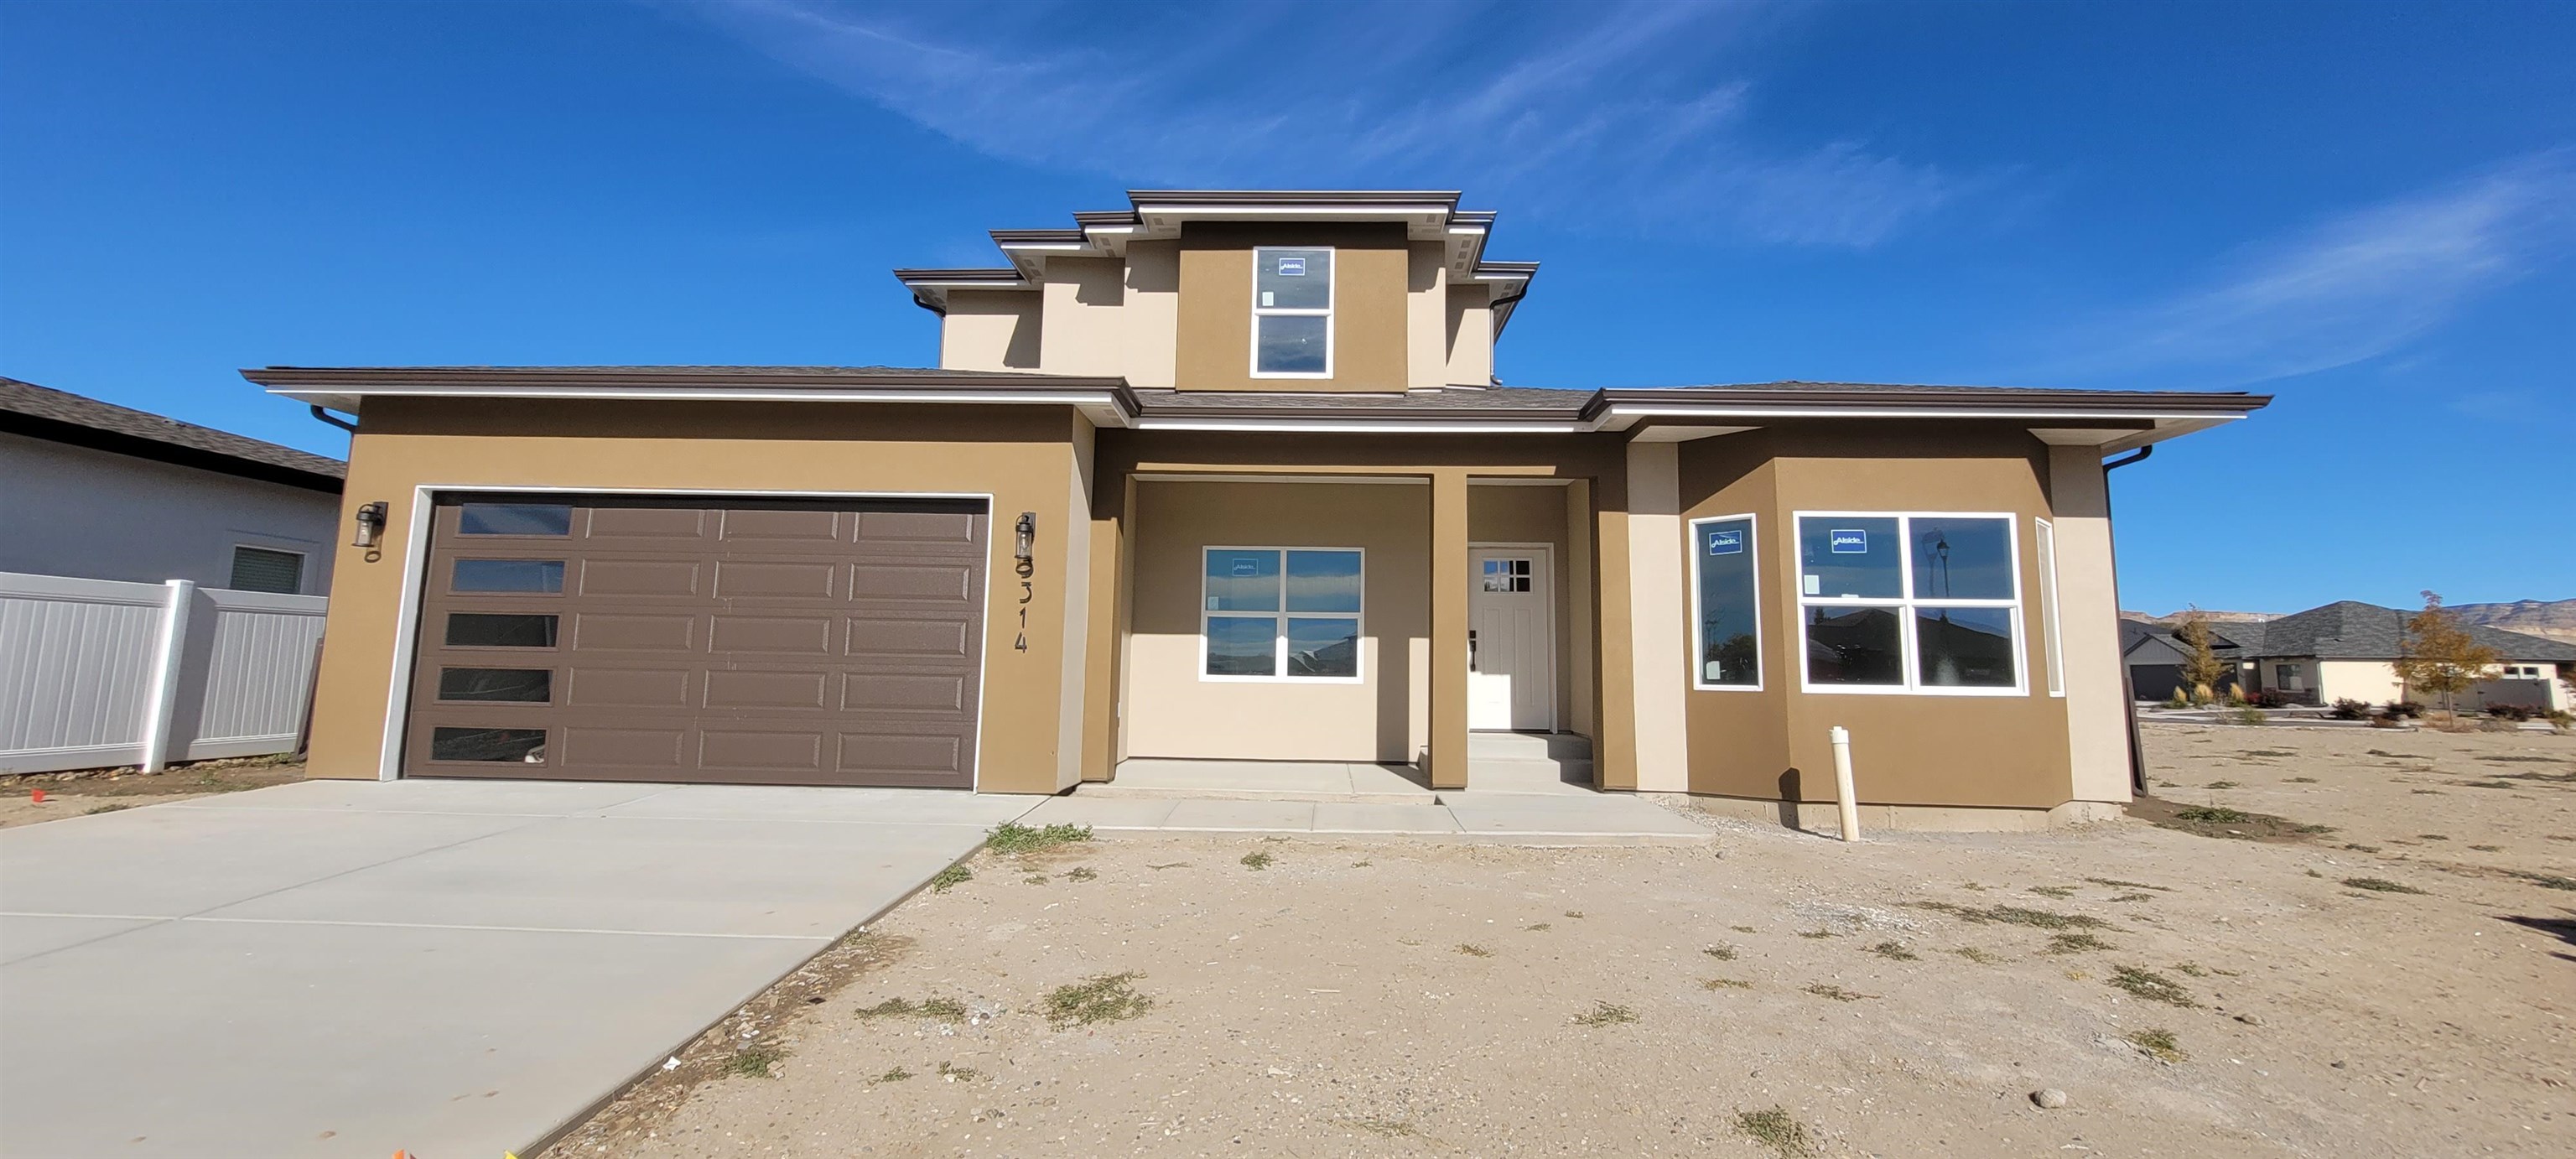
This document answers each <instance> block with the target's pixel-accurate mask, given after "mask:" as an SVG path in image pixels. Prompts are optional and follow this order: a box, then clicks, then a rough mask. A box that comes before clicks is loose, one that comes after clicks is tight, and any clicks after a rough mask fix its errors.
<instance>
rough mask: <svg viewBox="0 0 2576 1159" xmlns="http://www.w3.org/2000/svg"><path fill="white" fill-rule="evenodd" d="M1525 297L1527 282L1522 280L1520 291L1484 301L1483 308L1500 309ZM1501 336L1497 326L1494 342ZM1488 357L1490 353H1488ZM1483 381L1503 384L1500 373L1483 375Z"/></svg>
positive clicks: (1526, 295)
mask: <svg viewBox="0 0 2576 1159" xmlns="http://www.w3.org/2000/svg"><path fill="white" fill-rule="evenodd" d="M1526 297H1529V283H1528V282H1522V283H1521V292H1520V293H1517V294H1505V295H1503V296H1502V297H1499V298H1496V299H1494V300H1493V301H1491V302H1488V303H1486V304H1485V308H1486V309H1487V310H1500V309H1502V308H1503V307H1505V306H1508V305H1511V304H1512V303H1514V302H1517V301H1520V300H1521V299H1523V298H1526ZM1502 336H1503V334H1502V331H1501V330H1500V329H1499V328H1497V329H1496V330H1495V331H1494V338H1495V340H1496V342H1497V343H1498V344H1499V343H1500V341H1501V339H1502ZM1488 357H1490V355H1489V356H1488ZM1485 381H1486V382H1487V383H1489V384H1491V385H1494V386H1501V385H1502V384H1503V376H1502V375H1500V374H1487V375H1486V376H1485Z"/></svg>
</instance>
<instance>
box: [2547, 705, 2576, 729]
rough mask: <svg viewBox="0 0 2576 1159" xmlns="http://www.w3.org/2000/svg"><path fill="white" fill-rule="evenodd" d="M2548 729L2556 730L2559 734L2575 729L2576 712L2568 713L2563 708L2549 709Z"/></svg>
mask: <svg viewBox="0 0 2576 1159" xmlns="http://www.w3.org/2000/svg"><path fill="white" fill-rule="evenodd" d="M2549 727H2551V728H2554V729H2557V730H2558V731H2560V732H2566V731H2568V730H2570V729H2576V712H2569V711H2567V710H2566V709H2563V708H2553V709H2550V710H2549Z"/></svg>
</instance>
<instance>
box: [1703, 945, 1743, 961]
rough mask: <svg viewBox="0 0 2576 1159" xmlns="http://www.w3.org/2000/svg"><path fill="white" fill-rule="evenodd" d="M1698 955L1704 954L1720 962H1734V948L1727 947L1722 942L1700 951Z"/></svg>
mask: <svg viewBox="0 0 2576 1159" xmlns="http://www.w3.org/2000/svg"><path fill="white" fill-rule="evenodd" d="M1700 953H1703V954H1706V955H1708V956H1709V957H1712V958H1715V959H1717V960H1718V961H1721V962H1732V961H1734V960H1735V947H1733V946H1730V945H1727V944H1726V943H1724V942H1720V943H1718V944H1717V945H1714V946H1710V947H1709V948H1707V949H1705V950H1701V951H1700Z"/></svg>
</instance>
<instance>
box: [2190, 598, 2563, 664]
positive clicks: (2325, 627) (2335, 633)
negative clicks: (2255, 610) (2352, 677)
mask: <svg viewBox="0 0 2576 1159" xmlns="http://www.w3.org/2000/svg"><path fill="white" fill-rule="evenodd" d="M2408 615H2409V613H2406V612H2401V611H2398V610H2397V609H2395V608H2383V607H2380V606H2379V605H2377V604H2365V603H2361V602H2359V601H2357V600H2343V601H2340V602H2338V603H2331V604H2327V605H2326V606H2324V607H2322V608H2310V609H2308V610H2307V611H2304V612H2299V613H2297V614H2295V615H2288V616H2282V617H2280V618H2279V619H2275V620H2265V621H2263V623H2262V625H2261V632H2260V635H2261V639H2260V641H2259V642H2258V643H2256V644H2254V645H2253V646H2252V647H2250V648H2249V649H2248V650H2247V651H2248V654H2249V655H2254V656H2314V657H2316V658H2317V659H2320V660H2394V659H2396V658H2397V642H2398V640H2399V639H2401V638H2402V637H2404V636H2405V634H2406V618H2407V616H2408ZM2237 627H2238V625H2235V624H2230V625H2228V626H2227V628H2226V630H2227V631H2229V632H2231V633H2232V632H2233V631H2234V630H2235V629H2236V628H2237ZM2467 627H2468V632H2469V636H2470V638H2471V639H2474V640H2476V641H2477V642H2478V643H2480V644H2484V645H2486V646H2487V647H2489V648H2493V649H2495V650H2496V651H2498V652H2501V653H2503V654H2504V658H2505V659H2507V660H2559V661H2566V660H2576V644H2562V643H2560V642H2558V641H2556V640H2548V639H2543V638H2541V637H2539V636H2526V635H2524V634H2522V633H2520V632H2508V631H2505V630H2504V629H2502V628H2490V627H2487V626H2486V625H2484V624H2471V625H2467Z"/></svg>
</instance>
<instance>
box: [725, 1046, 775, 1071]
mask: <svg viewBox="0 0 2576 1159" xmlns="http://www.w3.org/2000/svg"><path fill="white" fill-rule="evenodd" d="M785 1057H787V1055H786V1054H785V1053H784V1052H782V1051H780V1050H779V1049H778V1048H777V1047H774V1046H746V1047H744V1048H742V1049H741V1050H737V1051H735V1052H734V1054H733V1057H732V1058H729V1059H726V1060H725V1066H724V1072H725V1073H726V1074H729V1075H741V1076H742V1077H744V1078H752V1079H765V1078H776V1077H778V1076H776V1075H773V1074H771V1073H769V1064H771V1063H774V1062H777V1061H778V1060H779V1059H782V1058H785Z"/></svg>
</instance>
